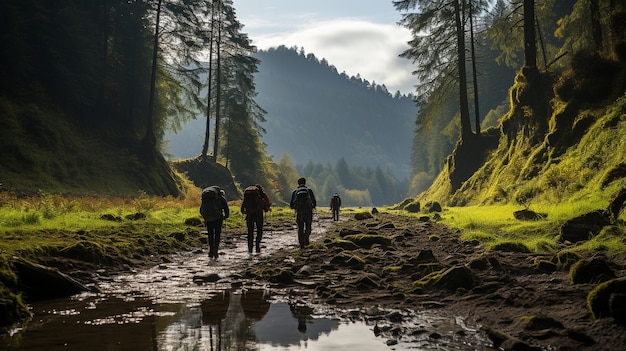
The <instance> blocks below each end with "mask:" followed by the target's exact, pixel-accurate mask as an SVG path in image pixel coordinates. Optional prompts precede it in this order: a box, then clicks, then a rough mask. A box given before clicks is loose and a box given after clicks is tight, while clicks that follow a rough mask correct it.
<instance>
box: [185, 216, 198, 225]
mask: <svg viewBox="0 0 626 351" xmlns="http://www.w3.org/2000/svg"><path fill="white" fill-rule="evenodd" d="M185 225H190V226H194V227H198V226H200V225H202V220H200V218H198V217H191V218H187V219H185Z"/></svg>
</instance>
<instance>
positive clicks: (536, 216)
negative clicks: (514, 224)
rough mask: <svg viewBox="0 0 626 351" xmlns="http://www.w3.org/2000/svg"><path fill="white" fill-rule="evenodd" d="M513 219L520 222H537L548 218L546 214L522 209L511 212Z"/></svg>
mask: <svg viewBox="0 0 626 351" xmlns="http://www.w3.org/2000/svg"><path fill="white" fill-rule="evenodd" d="M513 217H515V219H517V220H520V221H539V220H542V219H545V218H547V217H548V214H547V213H538V212H535V211H533V210H529V209H523V210H519V211H515V212H513Z"/></svg>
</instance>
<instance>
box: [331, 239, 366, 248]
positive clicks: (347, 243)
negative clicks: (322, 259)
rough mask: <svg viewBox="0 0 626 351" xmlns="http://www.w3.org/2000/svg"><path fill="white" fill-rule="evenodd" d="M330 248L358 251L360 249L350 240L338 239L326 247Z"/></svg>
mask: <svg viewBox="0 0 626 351" xmlns="http://www.w3.org/2000/svg"><path fill="white" fill-rule="evenodd" d="M326 246H327V247H329V248H332V247H340V248H342V249H343V250H356V249H358V248H359V246H358V245H357V244H355V243H353V242H352V241H350V240H344V239H336V240H333V241H331V242H330V243H329V244H327V245H326Z"/></svg>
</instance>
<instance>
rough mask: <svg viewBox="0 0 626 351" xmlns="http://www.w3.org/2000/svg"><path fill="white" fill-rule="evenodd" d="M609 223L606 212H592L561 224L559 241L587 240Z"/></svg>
mask: <svg viewBox="0 0 626 351" xmlns="http://www.w3.org/2000/svg"><path fill="white" fill-rule="evenodd" d="M610 223H611V219H610V216H609V214H608V212H607V211H603V210H596V211H592V212H589V213H586V214H584V215H581V216H578V217H576V218H572V219H570V220H568V221H566V222H565V223H563V225H562V226H561V228H560V232H559V239H560V240H561V241H562V242H564V241H569V242H573V243H575V242H579V241H583V240H589V239H590V238H592V237H594V236H595V235H597V234H598V233H599V232H600V230H601V229H602V227H604V226H605V225H608V224H610Z"/></svg>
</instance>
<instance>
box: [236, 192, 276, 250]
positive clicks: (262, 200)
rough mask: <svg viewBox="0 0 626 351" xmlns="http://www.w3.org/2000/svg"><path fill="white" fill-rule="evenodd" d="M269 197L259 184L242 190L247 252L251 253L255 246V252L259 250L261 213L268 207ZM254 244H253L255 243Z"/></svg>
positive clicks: (261, 236) (261, 233) (267, 209)
mask: <svg viewBox="0 0 626 351" xmlns="http://www.w3.org/2000/svg"><path fill="white" fill-rule="evenodd" d="M270 205H271V204H270V199H269V197H268V196H267V194H266V193H265V192H263V187H262V186H261V185H259V184H256V185H250V186H249V187H247V188H246V189H245V190H244V192H243V202H242V203H241V213H242V214H245V215H246V226H247V227H248V252H249V253H252V247H253V246H255V248H256V250H255V251H256V252H257V253H259V252H261V239H262V238H263V213H264V212H267V211H269V209H270ZM255 226H256V240H254V227H255ZM255 243H256V245H253V244H255Z"/></svg>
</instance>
